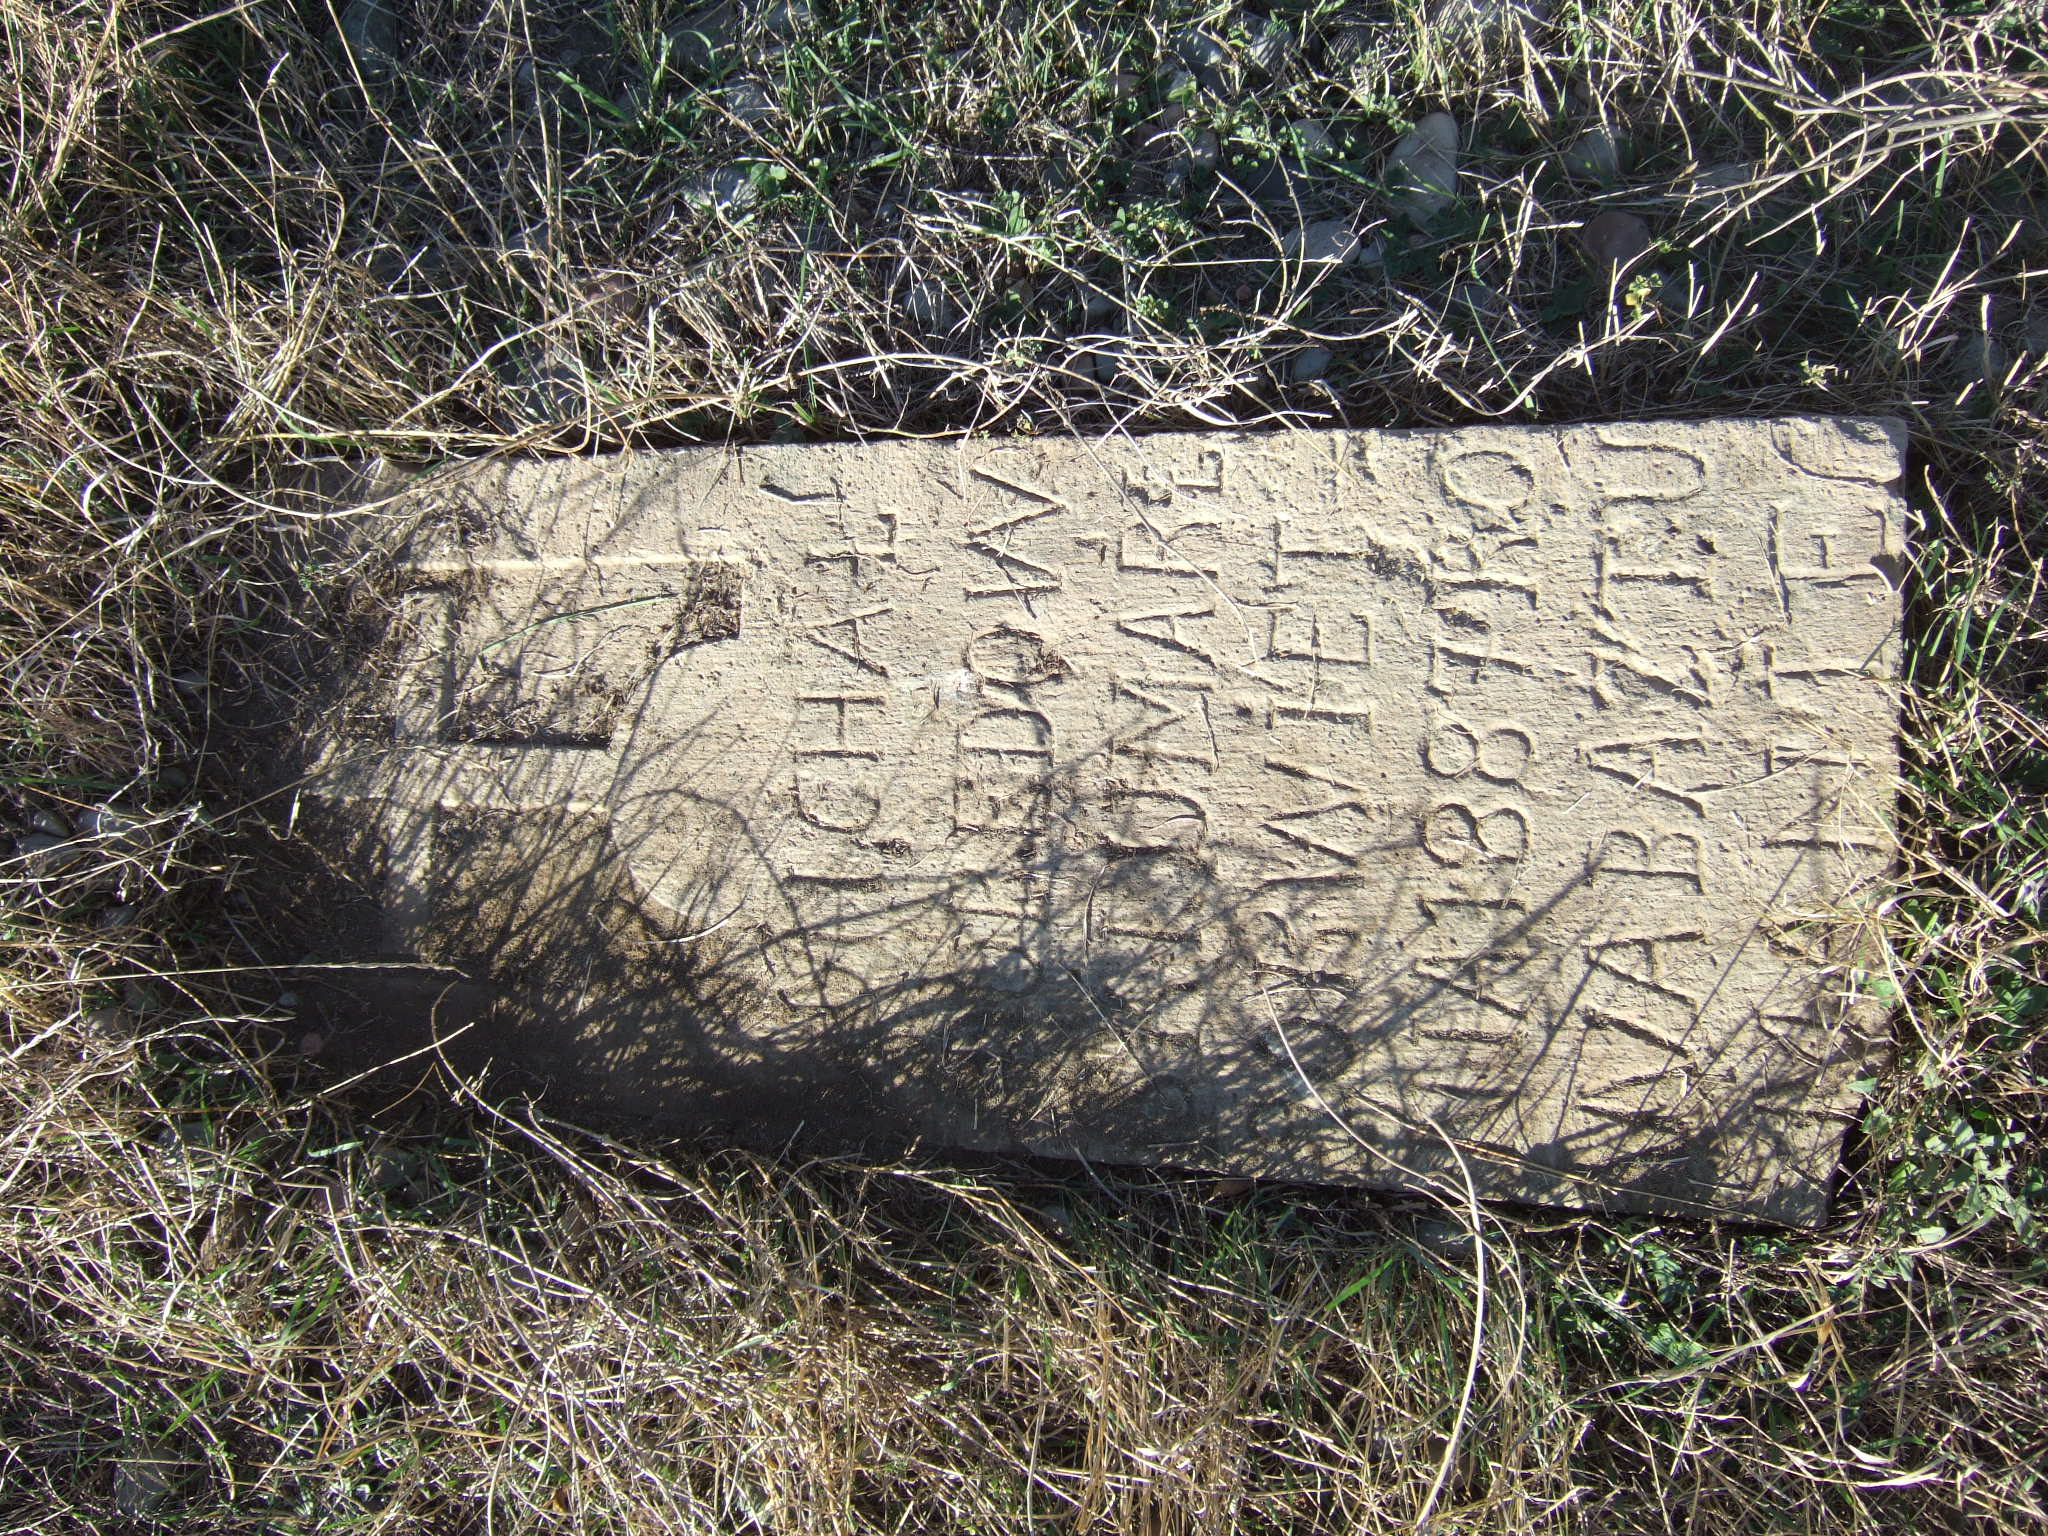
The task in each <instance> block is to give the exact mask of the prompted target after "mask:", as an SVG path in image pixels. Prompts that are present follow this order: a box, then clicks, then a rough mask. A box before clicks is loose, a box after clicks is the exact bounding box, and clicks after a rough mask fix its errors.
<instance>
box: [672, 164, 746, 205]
mask: <svg viewBox="0 0 2048 1536" xmlns="http://www.w3.org/2000/svg"><path fill="white" fill-rule="evenodd" d="M760 196H761V194H760V190H759V189H758V188H757V187H755V185H754V178H753V177H752V176H751V175H749V174H748V173H747V170H746V168H745V167H744V166H738V165H721V166H719V167H717V168H716V169H714V170H709V171H703V172H700V173H699V174H697V175H695V176H692V177H691V178H690V179H689V180H688V181H686V182H684V183H683V190H682V198H683V201H684V202H685V203H686V204H688V205H689V206H690V207H692V208H696V209H699V210H700V211H707V212H718V213H744V212H745V211H746V210H747V209H749V208H751V207H753V205H754V204H755V203H756V202H758V201H759V200H760Z"/></svg>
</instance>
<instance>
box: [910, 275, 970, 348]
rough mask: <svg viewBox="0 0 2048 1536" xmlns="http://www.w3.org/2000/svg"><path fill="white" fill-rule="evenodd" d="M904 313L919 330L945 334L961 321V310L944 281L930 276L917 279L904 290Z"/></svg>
mask: <svg viewBox="0 0 2048 1536" xmlns="http://www.w3.org/2000/svg"><path fill="white" fill-rule="evenodd" d="M903 313H904V314H905V315H907V316H908V317H909V319H910V323H911V324H912V325H914V326H916V327H917V328H918V329H919V330H921V331H925V332H928V333H933V334H939V335H943V334H944V333H946V332H948V331H950V330H952V329H953V327H954V326H956V325H958V324H959V323H960V319H961V311H960V306H959V304H958V303H957V302H956V301H955V300H954V298H953V295H952V294H950V293H948V292H947V291H946V287H945V285H944V284H943V283H940V282H938V281H937V280H935V279H933V278H929V277H920V278H917V279H915V280H914V281H913V282H912V283H911V284H910V286H909V287H908V288H906V289H904V290H903Z"/></svg>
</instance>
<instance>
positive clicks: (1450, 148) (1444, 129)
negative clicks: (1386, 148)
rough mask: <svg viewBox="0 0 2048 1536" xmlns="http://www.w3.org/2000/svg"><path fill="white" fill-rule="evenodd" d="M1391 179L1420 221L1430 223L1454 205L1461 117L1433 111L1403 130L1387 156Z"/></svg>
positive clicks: (1398, 196) (1404, 205)
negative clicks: (1452, 201) (1457, 117)
mask: <svg viewBox="0 0 2048 1536" xmlns="http://www.w3.org/2000/svg"><path fill="white" fill-rule="evenodd" d="M1387 182H1388V185H1389V186H1390V187H1391V188H1392V189H1393V193H1394V200H1395V202H1396V203H1397V204H1398V205H1399V207H1400V209H1401V211H1402V212H1403V213H1405V214H1406V215H1407V216H1408V217H1409V219H1410V220H1412V221H1413V222H1414V223H1416V224H1428V223H1429V222H1430V221H1431V220H1433V219H1435V218H1436V216H1437V215H1438V214H1440V213H1442V212H1443V211H1444V210H1445V209H1446V208H1448V207H1450V206H1451V200H1452V199H1453V198H1454V197H1455V196H1456V195H1457V190H1458V120H1457V119H1456V118H1455V117H1453V116H1451V114H1450V113H1448V112H1432V113H1430V114H1429V116H1427V117H1425V118H1424V119H1423V120H1422V121H1421V122H1419V123H1417V124H1416V125H1415V126H1414V127H1413V128H1411V129H1410V130H1409V131H1408V132H1407V133H1405V134H1403V135H1402V137H1401V142H1400V143H1398V144H1396V145H1395V146H1394V152H1393V153H1392V154H1390V155H1388V156H1387Z"/></svg>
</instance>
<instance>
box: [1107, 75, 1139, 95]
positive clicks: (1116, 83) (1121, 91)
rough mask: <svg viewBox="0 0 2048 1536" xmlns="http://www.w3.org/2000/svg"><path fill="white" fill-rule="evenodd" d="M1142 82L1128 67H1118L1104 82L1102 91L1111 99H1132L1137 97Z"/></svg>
mask: <svg viewBox="0 0 2048 1536" xmlns="http://www.w3.org/2000/svg"><path fill="white" fill-rule="evenodd" d="M1142 86H1143V82H1142V81H1140V80H1139V79H1138V77H1137V76H1136V75H1134V74H1132V73H1131V72H1130V71H1129V70H1128V69H1120V70H1118V71H1117V72H1116V73H1115V74H1113V75H1111V76H1110V77H1109V79H1108V80H1107V81H1106V82H1104V86H1103V93H1104V94H1105V95H1107V96H1108V97H1109V99H1110V100H1111V101H1133V100H1136V99H1137V95H1138V92H1139V90H1140V89H1141V88H1142Z"/></svg>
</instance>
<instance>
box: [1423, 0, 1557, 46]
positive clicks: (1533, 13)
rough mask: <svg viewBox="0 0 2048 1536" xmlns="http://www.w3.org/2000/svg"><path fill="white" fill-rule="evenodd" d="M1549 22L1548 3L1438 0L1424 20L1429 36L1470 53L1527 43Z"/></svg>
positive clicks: (1543, 1) (1516, 0) (1533, 0)
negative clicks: (1470, 51)
mask: <svg viewBox="0 0 2048 1536" xmlns="http://www.w3.org/2000/svg"><path fill="white" fill-rule="evenodd" d="M1549 21H1550V6H1549V3H1548V0H1436V3H1435V4H1433V5H1432V6H1430V7H1429V9H1428V10H1427V11H1426V12H1425V13H1424V16H1423V18H1422V24H1423V28H1424V30H1425V32H1426V34H1427V35H1428V36H1430V37H1432V38H1433V39H1436V40H1438V41H1439V42H1442V43H1448V44H1454V45H1456V46H1459V47H1462V48H1464V49H1467V50H1471V49H1475V48H1479V49H1501V48H1505V47H1508V46H1511V45H1513V44H1516V43H1520V42H1524V41H1526V40H1527V39H1528V38H1530V37H1531V36H1532V34H1534V33H1535V32H1536V31H1538V30H1539V29H1540V28H1542V27H1543V26H1545V25H1546V24H1548V22H1549Z"/></svg>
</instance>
